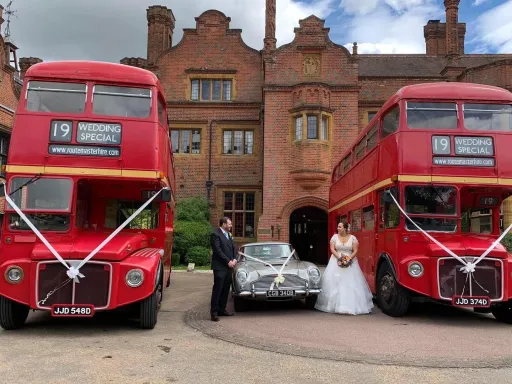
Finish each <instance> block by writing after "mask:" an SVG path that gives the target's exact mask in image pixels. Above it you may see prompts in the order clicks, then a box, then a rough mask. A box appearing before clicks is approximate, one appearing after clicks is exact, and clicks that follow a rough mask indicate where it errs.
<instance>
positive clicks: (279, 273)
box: [238, 249, 295, 290]
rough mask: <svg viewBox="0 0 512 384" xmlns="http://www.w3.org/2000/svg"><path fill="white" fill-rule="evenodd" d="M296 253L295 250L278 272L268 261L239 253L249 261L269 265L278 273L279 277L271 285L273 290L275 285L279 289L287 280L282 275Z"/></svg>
mask: <svg viewBox="0 0 512 384" xmlns="http://www.w3.org/2000/svg"><path fill="white" fill-rule="evenodd" d="M294 253H295V249H294V250H293V251H292V252H291V253H290V255H289V256H288V258H287V259H286V261H285V262H284V263H283V265H281V269H280V270H279V271H278V270H277V269H276V268H275V267H274V266H273V265H272V264H270V263H267V262H266V261H263V260H260V259H258V258H256V257H253V256H249V255H246V254H245V253H242V252H240V251H239V252H238V254H239V255H242V256H244V257H247V258H248V259H251V260H254V261H258V262H260V263H262V264H265V265H268V266H269V267H270V268H272V269H273V270H274V271H276V273H277V276H276V278H275V279H274V281H273V282H272V284H270V289H271V290H272V289H273V288H274V284H276V286H277V287H279V284H281V283H283V282H284V280H285V279H284V276H283V275H282V273H283V270H284V267H285V266H286V264H288V261H290V259H291V257H292V256H293V254H294Z"/></svg>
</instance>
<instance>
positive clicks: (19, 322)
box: [0, 296, 30, 330]
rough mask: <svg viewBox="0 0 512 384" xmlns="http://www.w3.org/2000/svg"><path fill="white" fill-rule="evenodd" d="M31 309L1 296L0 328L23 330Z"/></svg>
mask: <svg viewBox="0 0 512 384" xmlns="http://www.w3.org/2000/svg"><path fill="white" fill-rule="evenodd" d="M29 311H30V308H29V307H28V306H26V305H23V304H20V303H17V302H16V301H13V300H10V299H8V298H6V297H3V296H0V326H1V327H2V328H3V329H5V330H12V329H18V328H21V327H22V326H23V325H24V324H25V321H26V320H27V316H28V312H29Z"/></svg>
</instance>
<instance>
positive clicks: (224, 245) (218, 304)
mask: <svg viewBox="0 0 512 384" xmlns="http://www.w3.org/2000/svg"><path fill="white" fill-rule="evenodd" d="M219 224H220V225H219V228H217V230H215V231H214V232H213V233H212V234H211V236H210V243H211V246H212V251H213V254H212V269H213V289H212V299H211V307H210V313H211V319H212V321H219V316H233V313H231V312H228V311H226V304H227V302H228V294H229V288H230V286H231V282H232V279H233V277H232V269H233V268H234V267H235V264H236V253H235V244H234V242H233V237H232V236H231V233H230V231H231V227H232V224H231V220H230V219H229V218H228V217H223V218H222V219H220V223H219Z"/></svg>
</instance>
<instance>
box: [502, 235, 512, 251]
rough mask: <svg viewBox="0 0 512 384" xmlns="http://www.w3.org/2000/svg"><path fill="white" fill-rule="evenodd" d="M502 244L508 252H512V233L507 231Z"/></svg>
mask: <svg viewBox="0 0 512 384" xmlns="http://www.w3.org/2000/svg"><path fill="white" fill-rule="evenodd" d="M501 244H503V246H504V247H505V248H506V249H507V251H508V252H512V233H510V232H509V233H507V234H506V235H505V237H504V238H503V239H501Z"/></svg>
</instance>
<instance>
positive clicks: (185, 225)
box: [173, 221, 212, 255]
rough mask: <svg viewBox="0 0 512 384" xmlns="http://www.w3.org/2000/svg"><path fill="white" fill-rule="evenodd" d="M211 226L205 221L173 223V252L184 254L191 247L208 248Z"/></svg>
mask: <svg viewBox="0 0 512 384" xmlns="http://www.w3.org/2000/svg"><path fill="white" fill-rule="evenodd" d="M211 232H212V226H211V225H210V223H209V222H207V221H201V222H197V221H176V222H175V225H174V244H173V253H174V252H177V253H179V254H180V255H186V254H187V252H188V250H189V249H190V248H192V247H196V246H199V247H204V248H206V249H209V248H210V233H211Z"/></svg>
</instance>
